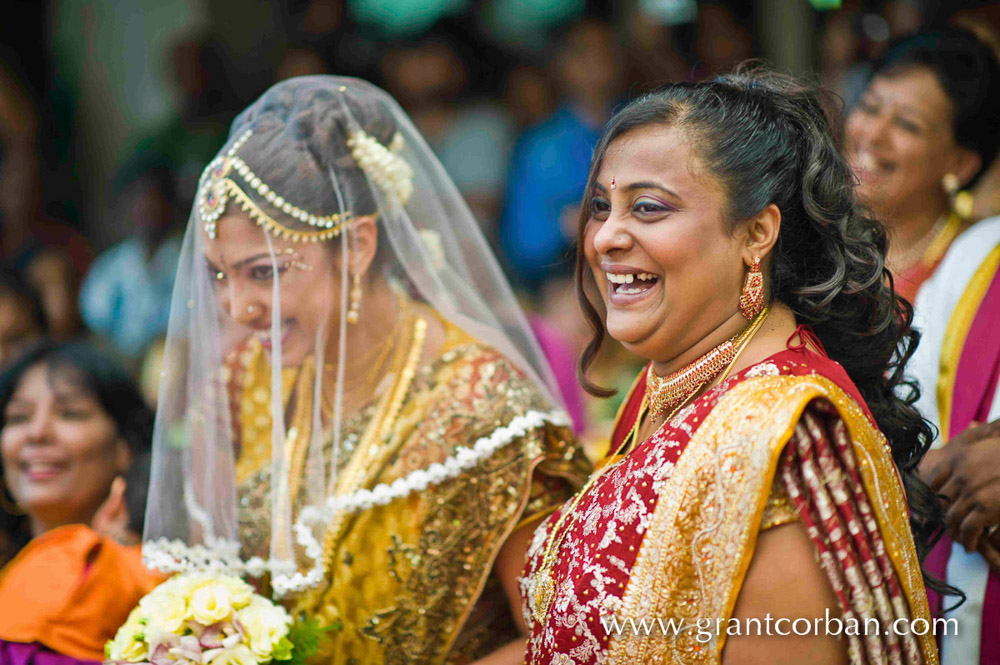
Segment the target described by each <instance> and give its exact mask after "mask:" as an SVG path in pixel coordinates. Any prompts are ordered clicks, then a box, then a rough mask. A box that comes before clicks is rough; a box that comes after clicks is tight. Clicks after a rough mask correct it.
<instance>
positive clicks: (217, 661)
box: [210, 644, 259, 665]
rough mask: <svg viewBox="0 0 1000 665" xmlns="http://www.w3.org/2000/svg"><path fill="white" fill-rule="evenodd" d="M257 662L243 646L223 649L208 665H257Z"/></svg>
mask: <svg viewBox="0 0 1000 665" xmlns="http://www.w3.org/2000/svg"><path fill="white" fill-rule="evenodd" d="M258 662H259V661H258V660H257V658H256V656H254V654H253V652H252V651H250V649H248V648H247V646H246V645H245V644H237V645H236V646H234V647H233V648H232V649H225V650H224V651H223V652H222V653H220V654H219V655H217V656H215V658H213V659H212V660H211V663H210V665H257V663H258Z"/></svg>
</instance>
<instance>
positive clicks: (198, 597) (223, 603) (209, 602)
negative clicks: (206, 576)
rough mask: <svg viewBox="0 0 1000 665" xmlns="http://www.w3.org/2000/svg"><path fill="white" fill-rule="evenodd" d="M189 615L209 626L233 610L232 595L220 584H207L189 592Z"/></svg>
mask: <svg viewBox="0 0 1000 665" xmlns="http://www.w3.org/2000/svg"><path fill="white" fill-rule="evenodd" d="M190 605H191V617H192V618H193V619H194V620H195V621H197V622H198V623H200V624H202V625H203V626H210V625H212V624H213V623H216V622H217V621H222V620H223V619H225V618H227V617H228V616H229V615H230V614H231V613H232V611H233V601H232V597H231V596H230V595H229V591H227V590H226V587H224V586H222V585H221V584H208V585H206V586H203V587H200V588H199V589H196V590H195V592H194V593H193V594H191V603H190Z"/></svg>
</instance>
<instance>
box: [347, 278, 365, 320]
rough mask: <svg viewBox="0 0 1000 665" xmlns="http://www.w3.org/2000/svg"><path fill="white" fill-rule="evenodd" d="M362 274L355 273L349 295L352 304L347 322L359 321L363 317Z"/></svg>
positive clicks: (348, 310) (348, 311)
mask: <svg viewBox="0 0 1000 665" xmlns="http://www.w3.org/2000/svg"><path fill="white" fill-rule="evenodd" d="M361 296H362V293H361V275H354V278H353V281H352V283H351V294H350V296H349V299H350V306H349V307H348V309H347V322H348V323H357V322H358V319H359V318H360V317H361Z"/></svg>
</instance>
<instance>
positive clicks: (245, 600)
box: [217, 575, 254, 609]
mask: <svg viewBox="0 0 1000 665" xmlns="http://www.w3.org/2000/svg"><path fill="white" fill-rule="evenodd" d="M217 582H218V584H221V585H222V586H223V587H225V589H226V591H228V592H229V597H230V598H231V599H232V603H233V607H235V608H236V609H239V608H241V607H245V606H246V605H249V604H250V599H251V598H253V595H254V591H253V587H252V586H250V585H249V584H247V583H246V582H244V581H243V580H241V579H240V578H238V577H233V576H231V575H225V576H223V577H220V578H218V580H217Z"/></svg>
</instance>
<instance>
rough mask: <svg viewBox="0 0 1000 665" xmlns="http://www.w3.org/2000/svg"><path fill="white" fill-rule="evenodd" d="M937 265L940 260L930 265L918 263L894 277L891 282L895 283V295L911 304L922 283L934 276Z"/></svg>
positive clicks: (939, 263)
mask: <svg viewBox="0 0 1000 665" xmlns="http://www.w3.org/2000/svg"><path fill="white" fill-rule="evenodd" d="M942 258H943V257H942ZM939 265H941V261H940V260H938V261H935V262H934V263H931V264H926V263H923V262H922V261H918V262H917V264H916V265H915V266H913V267H911V268H908V269H907V270H904V271H903V272H901V273H899V274H897V275H894V276H893V277H894V280H893V281H894V283H895V287H896V293H898V294H899V295H901V296H903V297H904V298H906V299H907V300H909V301H910V303H911V304H912V303H913V301H914V300H916V298H917V293H918V292H919V291H920V287H921V286H923V285H924V282H926V281H927V280H928V279H930V278H931V276H932V275H934V271H935V270H937V269H938V266H939Z"/></svg>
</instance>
